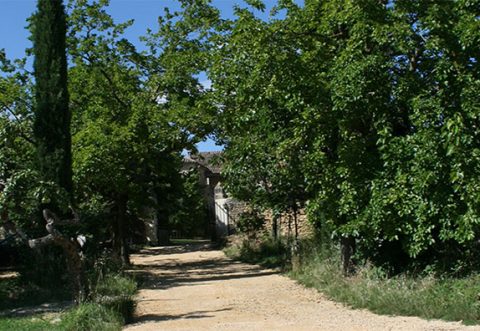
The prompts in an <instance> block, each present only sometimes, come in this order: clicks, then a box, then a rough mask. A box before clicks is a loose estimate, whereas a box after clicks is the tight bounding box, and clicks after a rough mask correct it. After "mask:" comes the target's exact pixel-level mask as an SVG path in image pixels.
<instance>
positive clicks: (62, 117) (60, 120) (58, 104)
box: [32, 0, 72, 208]
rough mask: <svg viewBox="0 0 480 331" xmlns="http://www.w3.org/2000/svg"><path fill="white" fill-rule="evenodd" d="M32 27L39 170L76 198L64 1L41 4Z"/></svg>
mask: <svg viewBox="0 0 480 331" xmlns="http://www.w3.org/2000/svg"><path fill="white" fill-rule="evenodd" d="M32 23H33V24H32V29H33V31H32V34H33V37H32V39H33V53H34V56H35V60H34V63H33V67H34V74H35V82H36V88H35V114H34V123H33V134H34V137H35V142H36V149H37V153H38V162H39V168H40V172H41V174H42V176H43V177H44V180H45V181H50V182H53V183H55V184H57V185H59V186H60V187H61V188H63V189H64V190H65V191H66V192H68V193H69V194H72V166H71V135H70V119H71V114H70V110H69V98H68V89H67V58H66V49H65V48H66V41H65V40H66V31H67V25H66V18H65V10H64V6H63V4H62V0H52V1H50V0H39V1H38V11H37V13H36V14H35V15H34V17H33V22H32ZM56 208H58V206H56Z"/></svg>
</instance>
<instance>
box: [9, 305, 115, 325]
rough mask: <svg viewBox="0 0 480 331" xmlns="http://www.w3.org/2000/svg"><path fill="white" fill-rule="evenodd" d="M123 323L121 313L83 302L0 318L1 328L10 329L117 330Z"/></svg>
mask: <svg viewBox="0 0 480 331" xmlns="http://www.w3.org/2000/svg"><path fill="white" fill-rule="evenodd" d="M122 325H123V318H122V316H121V315H120V314H119V313H117V312H115V311H113V310H112V309H109V308H107V307H105V306H102V305H99V304H94V303H85V304H81V305H79V306H77V307H75V308H72V309H70V310H67V311H65V312H62V313H56V314H51V313H49V314H37V315H33V316H29V317H18V318H14V317H8V318H0V330H9V331H10V330H22V331H23V330H24V331H30V330H31V331H43V330H45V331H103V330H105V331H117V330H121V329H122Z"/></svg>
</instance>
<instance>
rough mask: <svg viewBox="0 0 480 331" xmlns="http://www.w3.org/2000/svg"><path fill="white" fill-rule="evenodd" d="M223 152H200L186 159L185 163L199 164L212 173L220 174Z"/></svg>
mask: <svg viewBox="0 0 480 331" xmlns="http://www.w3.org/2000/svg"><path fill="white" fill-rule="evenodd" d="M221 156H222V152H221V151H218V152H199V153H196V154H191V155H188V156H186V157H184V162H187V163H197V164H199V165H201V166H204V167H205V168H207V169H208V170H210V171H211V172H212V173H217V174H219V173H220V172H221V170H222V159H221Z"/></svg>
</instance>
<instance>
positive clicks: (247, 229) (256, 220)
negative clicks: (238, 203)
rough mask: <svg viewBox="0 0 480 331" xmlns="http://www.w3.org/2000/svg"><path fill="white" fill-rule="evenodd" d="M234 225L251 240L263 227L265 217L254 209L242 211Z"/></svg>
mask: <svg viewBox="0 0 480 331" xmlns="http://www.w3.org/2000/svg"><path fill="white" fill-rule="evenodd" d="M235 227H236V229H237V230H238V231H239V232H240V233H242V234H245V235H247V237H248V238H249V239H251V240H252V239H255V238H256V237H257V235H258V234H259V233H260V232H261V231H262V230H263V229H264V228H265V218H264V217H263V215H261V214H260V213H259V212H258V211H256V210H250V211H244V212H243V213H241V214H240V215H239V216H238V219H237V221H236V223H235Z"/></svg>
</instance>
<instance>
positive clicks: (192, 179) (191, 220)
mask: <svg viewBox="0 0 480 331" xmlns="http://www.w3.org/2000/svg"><path fill="white" fill-rule="evenodd" d="M198 176H199V175H198V172H197V171H196V170H193V171H189V172H187V173H184V174H183V175H182V185H181V186H180V187H179V190H178V192H177V194H178V201H177V203H176V210H175V211H174V212H172V213H171V215H170V219H169V222H170V224H171V228H172V229H175V230H177V231H179V232H180V233H182V234H183V235H184V236H186V237H195V236H205V235H206V233H203V232H202V231H203V230H204V229H206V228H207V227H208V218H207V201H206V200H205V195H204V192H203V190H204V189H205V188H202V187H201V185H200V181H199V177H198Z"/></svg>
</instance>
